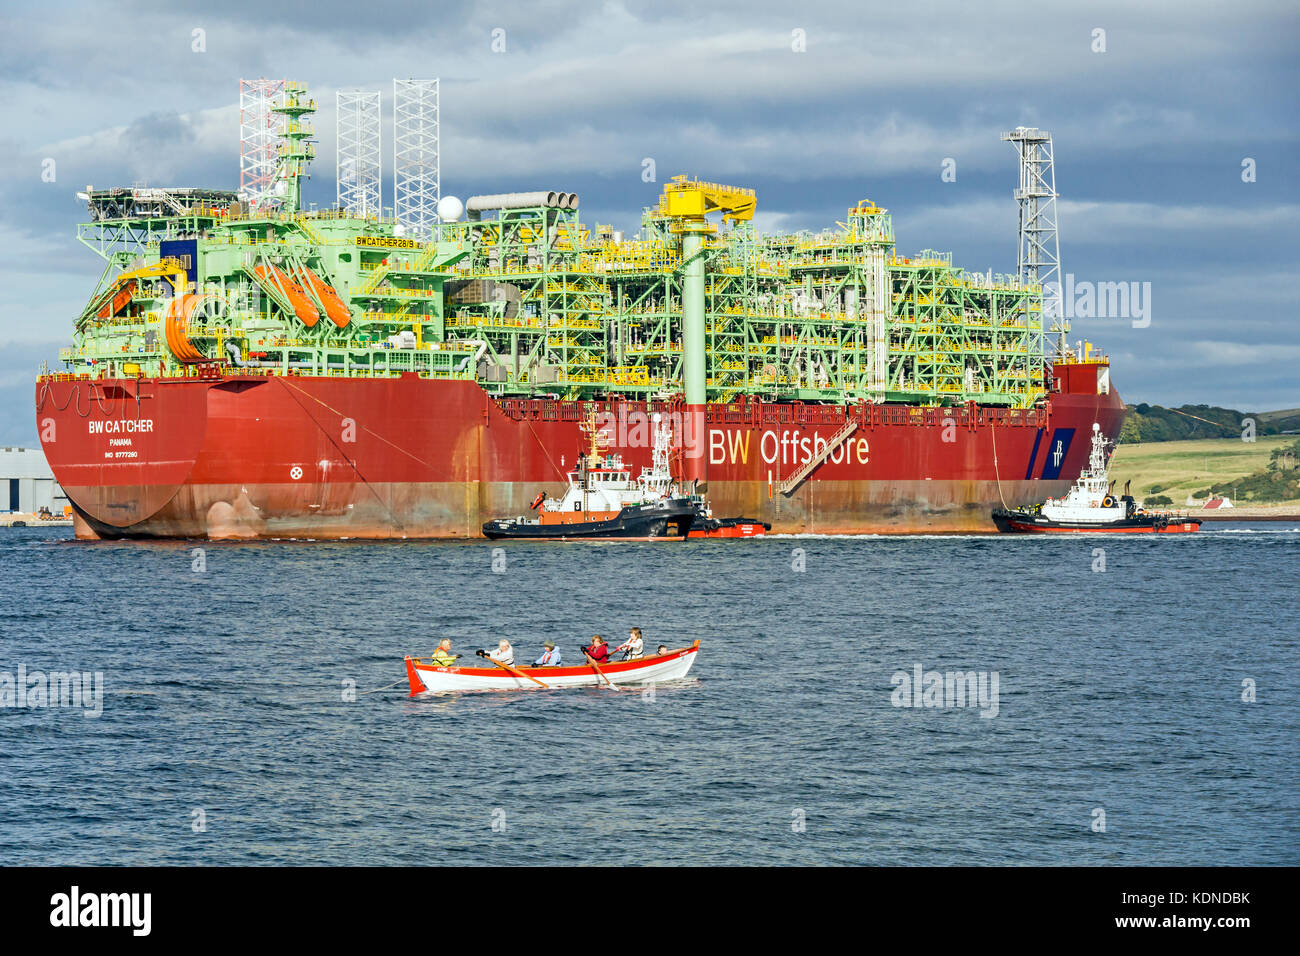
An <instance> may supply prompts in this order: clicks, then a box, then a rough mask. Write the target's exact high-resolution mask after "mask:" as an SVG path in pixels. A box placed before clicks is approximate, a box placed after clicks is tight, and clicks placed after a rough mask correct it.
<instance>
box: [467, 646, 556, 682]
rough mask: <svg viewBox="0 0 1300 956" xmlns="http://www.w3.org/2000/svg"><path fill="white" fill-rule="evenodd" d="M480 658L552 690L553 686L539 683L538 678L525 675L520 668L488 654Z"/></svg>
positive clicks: (480, 655) (481, 655)
mask: <svg viewBox="0 0 1300 956" xmlns="http://www.w3.org/2000/svg"><path fill="white" fill-rule="evenodd" d="M479 657H481V658H483V660H485V661H491V662H492V663H493V664H495V665H496V666H497V667H499V668H501V669H502V670H503V671H509V672H510V673H511V674H514V675H515V676H516V677H526V678H528V679H529V680H530V681H532V682H533V683H534V684H536V685H537V686H538V687H545V688H546V689H547V690H550V689H551V686H550V685H549V684H543V683H542V682H541V681H539V680H538V679H537V678H536V677H534V676H533V675H532V674H525V673H524V672H523V671H521V670H519V669H518V668H515V667H511V666H510V665H509V664H507V663H505V662H504V661H499V660H497V659H496V658H495V657H489V656H488V655H487V654H479Z"/></svg>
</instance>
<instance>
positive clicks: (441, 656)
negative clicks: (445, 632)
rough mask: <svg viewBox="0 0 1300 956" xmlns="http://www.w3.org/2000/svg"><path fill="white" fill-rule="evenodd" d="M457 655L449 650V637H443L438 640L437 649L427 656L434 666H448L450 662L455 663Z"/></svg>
mask: <svg viewBox="0 0 1300 956" xmlns="http://www.w3.org/2000/svg"><path fill="white" fill-rule="evenodd" d="M459 656H460V655H459V654H453V653H452V652H451V638H450V637H444V638H443V639H442V640H441V641H439V642H438V649H437V650H436V651H434V652H433V656H432V657H430V658H429V662H430V663H431V664H433V666H434V667H450V666H451V665H452V664H454V663H456V658H457V657H459Z"/></svg>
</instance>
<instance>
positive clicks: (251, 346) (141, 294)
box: [61, 110, 1044, 407]
mask: <svg viewBox="0 0 1300 956" xmlns="http://www.w3.org/2000/svg"><path fill="white" fill-rule="evenodd" d="M306 111H307V110H299V111H298V116H299V119H298V120H296V121H297V122H300V121H301V120H300V117H301V113H302V112H306ZM308 158H310V151H309V150H302V151H300V153H299V154H295V155H294V156H291V157H290V159H291V160H293V165H294V168H293V170H292V173H293V174H292V176H291V177H290V179H291V180H292V183H291V187H290V189H289V190H288V191H287V193H286V200H285V202H284V203H283V205H282V206H281V207H280V209H278V210H275V211H257V210H250V209H249V208H248V206H247V205H246V204H244V203H241V202H240V201H239V200H238V197H237V196H236V194H234V193H232V192H222V191H217V190H197V189H110V190H96V191H92V192H90V194H89V203H90V209H91V221H90V222H88V223H84V224H83V225H82V226H81V227H79V230H78V238H80V239H81V241H82V242H83V243H85V244H87V245H88V246H90V247H91V248H92V249H94V250H95V251H96V252H98V253H99V254H100V255H101V256H103V257H104V258H105V259H106V260H107V262H108V265H107V266H106V268H105V270H104V273H103V275H102V276H101V278H100V281H99V285H98V287H97V289H96V291H95V294H94V295H93V296H92V297H91V299H90V302H89V304H88V305H87V306H86V308H85V310H84V311H83V312H82V314H81V316H80V318H79V319H78V320H77V327H76V336H75V342H76V345H75V346H74V347H73V348H69V349H65V350H64V351H63V354H62V356H61V357H62V358H63V360H64V361H65V363H66V364H67V366H68V367H69V370H70V371H72V372H75V373H78V374H91V375H135V374H144V375H180V374H185V373H186V370H187V369H188V368H190V367H192V366H195V365H198V364H211V363H220V364H224V365H226V366H229V367H233V368H241V369H246V370H248V371H252V372H256V373H260V374H285V373H292V374H306V375H347V376H368V375H376V376H386V375H397V374H400V373H402V372H410V371H414V372H418V373H420V374H422V375H426V376H430V377H436V378H457V379H468V380H473V381H477V382H478V383H479V384H480V385H481V386H482V387H483V388H484V389H486V390H487V391H489V392H491V393H492V394H497V395H515V396H541V395H558V396H560V397H564V398H595V397H603V396H606V395H609V394H622V395H627V396H629V397H652V396H663V395H667V394H675V393H679V392H680V391H681V382H682V381H683V378H682V368H681V366H682V311H683V309H682V294H683V286H684V282H685V281H686V280H685V276H686V273H687V271H688V267H689V265H690V263H689V261H684V260H683V257H682V246H683V241H682V237H683V233H684V232H689V231H690V230H689V229H687V230H684V229H683V227H682V224H683V222H684V221H685V220H684V216H683V213H682V212H681V208H682V207H681V205H680V199H681V197H682V196H683V195H686V194H693V195H696V196H698V197H699V198H700V199H701V200H702V201H703V205H702V206H700V208H702V209H707V210H709V211H712V210H716V209H721V210H723V211H724V212H726V213H727V218H728V219H730V220H731V222H730V227H729V228H725V229H722V230H719V229H717V228H715V227H714V226H713V225H711V224H710V225H707V226H706V225H699V226H696V227H694V229H695V231H696V233H697V234H698V232H699V231H700V230H702V229H703V230H705V231H706V234H705V236H704V239H703V243H702V250H701V252H700V253H698V255H699V256H701V257H702V258H703V261H704V270H705V272H704V293H705V328H706V354H707V389H708V399H709V401H711V402H719V401H721V402H725V401H731V400H734V399H735V398H736V397H737V396H740V395H753V396H760V397H763V398H766V399H800V400H805V401H809V400H811V401H834V402H846V401H847V402H858V401H875V402H882V401H894V402H913V403H921V404H958V403H962V402H966V401H975V402H978V403H980V404H985V405H1005V406H1012V407H1027V406H1029V405H1032V404H1033V403H1034V402H1035V401H1036V400H1037V399H1038V398H1039V397H1040V396H1041V395H1042V394H1043V391H1044V389H1043V363H1044V336H1043V318H1042V295H1041V292H1040V290H1039V289H1038V288H1037V287H1036V286H1027V285H1023V284H1021V283H1019V282H1017V281H1016V280H1015V279H1014V278H1013V277H1008V276H993V275H988V276H984V275H974V276H972V275H968V274H966V273H964V272H963V271H962V270H961V269H959V268H955V267H954V266H953V265H952V260H951V256H950V255H946V254H939V253H935V252H930V251H926V252H922V253H920V254H919V255H918V256H915V257H912V258H899V257H897V256H896V254H895V251H894V238H893V227H892V224H891V222H890V217H889V215H888V213H887V212H886V211H885V210H884V209H881V208H879V207H877V206H875V205H873V204H871V203H869V202H865V201H864V202H863V203H861V204H859V205H857V206H855V207H854V208H852V209H850V210H849V213H848V216H847V218H846V221H845V222H843V223H838V224H837V228H835V229H833V230H827V231H824V232H821V233H816V234H813V233H799V234H794V235H781V236H763V235H760V234H759V233H758V232H757V231H756V230H755V229H754V227H753V224H752V222H751V221H749V220H750V217H751V216H752V212H753V205H754V200H753V193H752V192H749V191H747V190H738V189H735V188H734V187H725V186H715V185H714V184H711V183H697V182H694V181H684V180H682V179H681V178H680V177H678V178H677V179H676V180H674V182H673V183H671V184H670V185H669V186H667V187H666V188H665V195H664V197H663V198H662V199H661V200H660V203H659V205H658V206H656V207H654V208H649V209H646V210H644V212H643V215H642V224H641V231H640V233H639V234H638V236H637V237H636V238H635V239H633V240H630V241H622V237H621V236H620V235H618V234H616V233H614V232H612V230H610V229H609V228H608V227H602V226H597V227H596V229H595V231H594V233H593V232H591V231H590V230H589V229H588V228H587V227H586V226H584V225H583V224H582V223H581V221H580V219H579V215H578V212H577V210H576V208H564V203H563V198H561V201H560V202H559V203H557V204H555V205H551V204H549V203H547V202H539V203H537V204H533V205H520V206H516V207H515V208H485V207H484V204H483V203H479V204H478V210H479V211H477V212H473V211H472V212H471V213H470V214H469V216H470V218H469V219H468V220H467V221H460V222H454V223H443V224H442V225H441V226H439V227H437V230H438V235H437V236H436V237H434V238H433V239H432V240H431V241H428V242H425V241H421V240H419V239H415V238H410V237H404V236H402V235H401V231H402V230H401V228H400V227H399V226H398V225H397V224H396V223H395V222H393V221H392V220H390V219H381V218H375V217H371V218H358V217H355V216H352V215H350V214H348V213H345V212H340V211H338V210H326V211H322V212H301V211H298V208H297V207H298V191H297V181H298V177H299V176H300V174H301V172H302V167H303V166H304V165H305V161H306V159H308ZM543 195H544V194H543ZM551 195H552V196H554V195H557V194H551ZM558 195H559V196H561V197H563V196H564V194H558ZM746 196H748V197H749V198H748V200H747V203H746V201H745V197H746ZM728 197H730V198H728ZM737 197H739V201H737ZM574 205H576V203H575V204H574ZM470 208H471V210H473V209H475V208H476V206H475V204H474V203H473V202H471V203H470ZM737 210H739V211H737ZM476 215H477V216H479V217H480V218H474V217H475V216H476ZM695 221H697V222H699V223H703V219H702V216H697V218H696V220H695Z"/></svg>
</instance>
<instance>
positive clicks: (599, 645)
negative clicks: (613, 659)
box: [582, 634, 609, 664]
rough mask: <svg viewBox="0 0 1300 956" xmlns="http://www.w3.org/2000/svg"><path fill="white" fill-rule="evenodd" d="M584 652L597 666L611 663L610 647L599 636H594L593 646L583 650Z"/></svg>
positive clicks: (590, 645)
mask: <svg viewBox="0 0 1300 956" xmlns="http://www.w3.org/2000/svg"><path fill="white" fill-rule="evenodd" d="M582 652H583V653H584V654H586V655H587V656H588V657H590V658H591V659H592V660H593V661H595V662H596V663H597V664H608V663H609V645H608V644H606V643H605V639H604V638H603V637H601V636H600V635H599V634H596V635H593V636H592V638H591V644H589V645H588V646H587V647H584V648H583V649H582Z"/></svg>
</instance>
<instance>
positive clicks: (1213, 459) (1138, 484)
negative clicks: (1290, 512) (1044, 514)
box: [1110, 437, 1300, 505]
mask: <svg viewBox="0 0 1300 956" xmlns="http://www.w3.org/2000/svg"><path fill="white" fill-rule="evenodd" d="M1297 445H1300V442H1297V441H1296V439H1295V438H1294V437H1272V438H1260V439H1259V440H1257V441H1254V442H1244V441H1242V440H1241V438H1240V437H1237V438H1226V439H1207V440H1202V441H1159V442H1142V443H1140V444H1121V445H1120V446H1119V447H1118V448H1117V449H1116V450H1115V455H1114V457H1113V458H1112V459H1111V466H1110V476H1111V477H1112V478H1115V479H1117V481H1116V485H1115V487H1116V488H1122V487H1123V485H1124V482H1125V481H1126V480H1129V479H1132V481H1133V494H1134V495H1136V496H1137V497H1138V498H1152V497H1154V496H1156V495H1164V496H1166V497H1168V498H1169V499H1171V500H1172V502H1173V503H1174V505H1182V504H1183V503H1184V502H1185V501H1186V500H1187V496H1188V495H1198V494H1199V495H1200V497H1201V498H1205V497H1207V495H1208V494H1209V493H1211V492H1212V493H1214V494H1227V495H1228V496H1229V497H1231V498H1232V499H1233V501H1234V502H1239V503H1242V504H1245V503H1248V502H1256V501H1261V502H1262V501H1293V500H1300V484H1298V483H1297V481H1296V479H1297V478H1298V477H1300V471H1297V470H1296V469H1295V468H1293V467H1292V468H1286V467H1285V460H1284V459H1283V458H1282V457H1281V455H1279V456H1278V457H1276V458H1275V457H1274V455H1273V452H1274V451H1275V450H1278V451H1281V450H1286V449H1294V448H1295V446H1297ZM1292 461H1294V459H1292ZM1270 462H1273V463H1274V469H1275V470H1274V472H1273V474H1274V475H1275V477H1272V478H1270V477H1268V476H1269V475H1270V467H1269V466H1270ZM1256 476H1262V477H1256ZM1234 489H1235V490H1236V493H1235V494H1234ZM1278 496H1281V497H1278Z"/></svg>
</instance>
